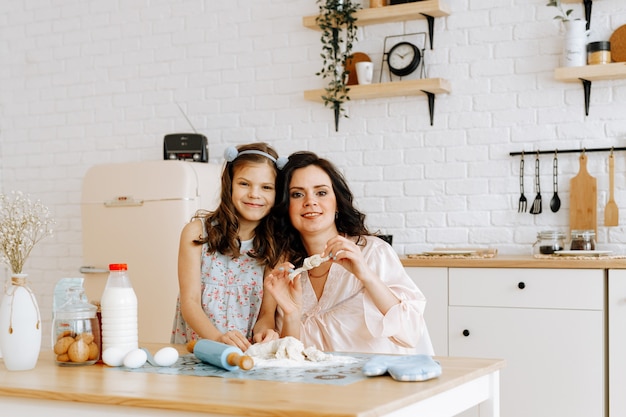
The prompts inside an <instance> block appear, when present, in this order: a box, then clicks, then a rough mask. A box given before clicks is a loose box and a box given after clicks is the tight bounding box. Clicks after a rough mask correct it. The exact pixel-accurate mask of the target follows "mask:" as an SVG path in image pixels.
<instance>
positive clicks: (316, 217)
mask: <svg viewBox="0 0 626 417" xmlns="http://www.w3.org/2000/svg"><path fill="white" fill-rule="evenodd" d="M336 211H337V198H336V197H335V193H334V191H333V186H332V183H331V181H330V177H329V176H328V174H326V172H325V171H324V170H323V169H321V168H320V167H318V166H316V165H309V166H308V167H305V168H300V169H297V170H295V171H294V172H293V176H292V177H291V181H290V183H289V218H290V219H291V224H292V225H293V227H294V228H295V229H296V230H297V231H298V232H300V233H301V234H307V233H319V232H325V231H331V232H332V234H337V228H336V227H335V213H336Z"/></svg>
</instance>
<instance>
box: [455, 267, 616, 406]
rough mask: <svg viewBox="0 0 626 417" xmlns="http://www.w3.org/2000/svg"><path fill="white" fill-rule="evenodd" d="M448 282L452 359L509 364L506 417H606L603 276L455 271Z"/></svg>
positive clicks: (503, 386)
mask: <svg viewBox="0 0 626 417" xmlns="http://www.w3.org/2000/svg"><path fill="white" fill-rule="evenodd" d="M448 275H449V282H448V285H449V327H448V328H449V335H448V336H449V339H448V343H449V355H450V356H471V357H485V358H503V359H505V360H506V361H507V365H506V367H505V369H504V370H503V371H502V373H501V379H500V389H501V402H500V404H501V414H502V416H506V417H529V416H532V417H560V416H563V417H603V416H605V415H606V414H605V413H606V405H605V394H604V393H605V371H604V370H605V348H604V346H605V345H604V340H605V330H604V329H605V326H604V325H605V323H604V321H605V320H604V293H605V292H604V282H605V281H604V270H602V269H598V270H584V269H530V268H528V269H527V268H519V269H516V268H506V269H505V268H450V269H449V273H448ZM624 281H626V279H625V280H624ZM624 288H626V284H624ZM625 294H626V292H625ZM623 308H624V309H625V310H626V306H623ZM623 323H625V324H624V328H626V318H624V319H623ZM622 343H623V345H622V349H621V351H622V352H624V351H625V350H624V349H623V347H624V346H626V338H624V339H623V340H622ZM622 388H623V385H622ZM622 393H623V389H622ZM464 415H472V414H464ZM473 415H478V414H477V413H475V414H473Z"/></svg>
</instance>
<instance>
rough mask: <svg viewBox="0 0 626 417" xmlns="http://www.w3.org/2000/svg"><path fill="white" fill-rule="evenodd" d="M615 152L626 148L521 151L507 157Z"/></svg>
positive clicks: (510, 153) (511, 153)
mask: <svg viewBox="0 0 626 417" xmlns="http://www.w3.org/2000/svg"><path fill="white" fill-rule="evenodd" d="M617 151H626V147H617V148H616V147H613V146H612V147H610V148H582V149H552V150H551V151H539V150H537V151H529V152H526V151H522V152H509V155H511V156H516V155H543V154H554V153H583V152H587V153H589V152H617Z"/></svg>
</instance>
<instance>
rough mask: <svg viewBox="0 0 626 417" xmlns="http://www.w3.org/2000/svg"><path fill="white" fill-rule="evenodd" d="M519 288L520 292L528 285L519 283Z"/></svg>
mask: <svg viewBox="0 0 626 417" xmlns="http://www.w3.org/2000/svg"><path fill="white" fill-rule="evenodd" d="M517 288H519V289H520V290H523V289H524V288H526V284H524V282H518V283H517Z"/></svg>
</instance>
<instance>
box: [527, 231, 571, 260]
mask: <svg viewBox="0 0 626 417" xmlns="http://www.w3.org/2000/svg"><path fill="white" fill-rule="evenodd" d="M563 249H565V233H563V232H558V231H554V230H544V231H541V232H539V233H537V241H536V242H535V243H534V244H533V254H534V255H552V254H553V253H554V252H556V251H560V250H563Z"/></svg>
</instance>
